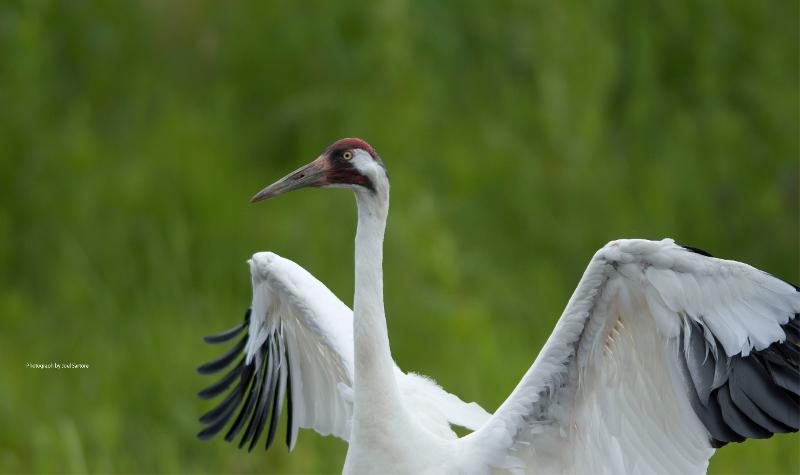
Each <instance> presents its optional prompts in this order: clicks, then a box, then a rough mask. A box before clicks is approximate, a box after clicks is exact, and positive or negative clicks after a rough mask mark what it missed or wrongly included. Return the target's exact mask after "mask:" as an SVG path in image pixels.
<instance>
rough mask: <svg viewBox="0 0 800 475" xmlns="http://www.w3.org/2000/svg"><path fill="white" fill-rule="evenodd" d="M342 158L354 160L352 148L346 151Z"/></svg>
mask: <svg viewBox="0 0 800 475" xmlns="http://www.w3.org/2000/svg"><path fill="white" fill-rule="evenodd" d="M342 158H344V159H345V160H352V159H353V152H351V151H350V150H348V151H346V152H344V153H343V154H342Z"/></svg>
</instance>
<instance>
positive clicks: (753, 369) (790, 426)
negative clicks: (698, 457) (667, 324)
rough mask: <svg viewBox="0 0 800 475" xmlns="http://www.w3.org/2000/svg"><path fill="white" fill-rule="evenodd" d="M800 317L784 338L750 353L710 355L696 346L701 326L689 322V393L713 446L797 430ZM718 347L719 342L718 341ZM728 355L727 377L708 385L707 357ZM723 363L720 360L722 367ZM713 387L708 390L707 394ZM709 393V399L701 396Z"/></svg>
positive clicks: (685, 356)
mask: <svg viewBox="0 0 800 475" xmlns="http://www.w3.org/2000/svg"><path fill="white" fill-rule="evenodd" d="M799 324H800V320H798V319H797V318H795V319H793V320H792V321H790V322H787V324H786V325H784V326H783V328H784V330H785V332H786V335H787V337H786V340H785V341H783V342H775V343H773V344H772V345H770V346H769V347H767V348H765V349H763V350H760V351H753V352H751V353H750V354H749V355H748V356H746V357H743V356H741V355H736V356H733V357H727V356H725V355H724V354H713V353H712V354H706V351H700V350H698V342H700V343H704V342H705V341H704V339H702V338H696V337H695V335H694V334H697V335H701V334H702V329H701V328H699V327H697V326H696V325H691V326H690V327H688V330H689V331H690V332H691V333H692V335H681V339H680V341H679V344H680V345H681V348H683V346H682V345H683V342H684V341H685V338H690V345H689V347H690V351H689V352H687V353H684V354H683V357H682V358H681V359H682V360H683V362H682V363H683V364H682V366H683V368H684V374H685V381H686V383H687V384H689V385H690V386H692V387H690V388H687V394H688V396H689V398H690V402H691V403H692V408H693V409H694V411H695V414H697V416H698V418H699V419H700V420H701V421H702V423H703V425H705V427H706V430H708V432H709V439H710V442H711V445H712V446H713V447H715V448H719V447H722V446H724V445H725V444H727V443H728V442H741V441H743V440H745V439H746V438H766V437H770V436H771V435H772V434H775V433H781V432H796V431H797V430H798V428H799V426H800V396H798V394H797V392H798V391H800V378H798V375H800V369H798V364H800V348H798V344H797V342H798V340H799V338H798V336H800V331H798V325H799ZM716 344H717V347H718V348H719V347H720V343H719V341H717V342H716ZM717 357H719V358H724V359H725V365H727V367H728V368H729V371H728V373H727V378H724V381H723V383H722V384H718V385H717V386H716V387H709V379H710V378H709V377H708V375H709V371H708V369H707V368H706V365H707V362H706V361H705V360H704V358H717ZM719 363H720V361H716V362H715V364H716V365H718V364H719ZM709 391H710V392H709ZM705 394H710V397H709V398H708V401H707V403H706V401H704V400H702V399H703V396H704V395H705Z"/></svg>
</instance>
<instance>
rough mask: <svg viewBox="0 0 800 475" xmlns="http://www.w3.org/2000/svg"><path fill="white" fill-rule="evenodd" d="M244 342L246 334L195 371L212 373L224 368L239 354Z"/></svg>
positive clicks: (245, 341) (245, 342)
mask: <svg viewBox="0 0 800 475" xmlns="http://www.w3.org/2000/svg"><path fill="white" fill-rule="evenodd" d="M245 344H247V335H245V336H244V338H242V339H241V340H240V341H239V343H237V344H236V346H234V347H233V348H231V349H230V350H228V351H227V352H226V353H225V354H224V355H222V356H220V357H219V358H217V359H215V360H212V361H209V362H208V363H206V364H204V365H202V366H200V367H199V368H197V372H198V373H200V374H214V373H216V372H218V371H221V370H223V369H225V368H226V367H227V366H228V365H229V364H231V363H232V362H233V360H235V359H236V357H237V356H239V353H241V351H242V350H243V349H244V345H245Z"/></svg>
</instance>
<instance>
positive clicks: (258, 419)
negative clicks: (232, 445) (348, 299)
mask: <svg viewBox="0 0 800 475" xmlns="http://www.w3.org/2000/svg"><path fill="white" fill-rule="evenodd" d="M248 263H249V264H250V273H251V275H252V280H253V303H252V306H251V308H250V309H248V311H247V313H246V314H245V321H244V323H242V324H240V325H238V326H237V327H234V328H232V329H231V330H228V331H226V332H224V333H222V334H220V335H217V336H212V337H207V338H206V342H208V343H222V342H225V341H229V340H231V339H233V338H235V337H236V336H237V335H238V334H239V333H240V332H241V331H243V330H245V329H246V333H245V335H244V337H243V338H242V339H241V340H240V341H239V343H238V344H236V345H235V346H234V347H233V348H231V349H230V350H229V351H228V352H227V353H225V354H224V355H223V356H221V357H220V358H218V359H216V360H214V361H212V362H210V363H207V364H205V365H203V366H201V367H200V368H198V371H199V372H200V373H201V374H211V373H216V372H218V371H221V370H223V369H224V368H225V367H227V366H228V365H230V364H231V363H232V362H233V361H234V360H235V359H236V358H237V357H239V356H240V355H241V358H240V360H239V362H238V363H237V364H236V366H234V367H233V369H232V370H230V371H229V372H228V373H227V374H226V375H225V376H223V378H222V379H221V380H220V381H219V382H217V383H215V384H214V385H212V386H210V387H208V388H207V389H205V390H203V391H201V392H200V393H199V396H200V397H201V398H212V397H215V396H217V395H219V394H221V393H222V392H224V391H225V390H226V389H228V388H229V387H231V386H232V385H233V384H234V383H237V384H236V386H235V387H234V389H233V390H231V392H230V393H229V394H228V396H227V397H226V398H225V399H224V400H222V402H220V404H219V405H217V406H216V407H214V408H213V409H211V410H210V411H209V412H207V413H206V414H205V415H203V416H202V417H201V418H200V420H201V422H203V423H205V424H207V427H206V428H205V429H203V430H202V431H201V432H200V433H199V434H198V437H200V438H201V439H206V438H209V437H212V436H213V435H215V434H216V433H218V432H220V431H221V430H222V429H223V428H224V427H225V426H226V425H227V424H228V422H229V421H230V420H231V419H232V418H233V416H234V414H235V413H236V412H237V409H238V415H237V416H236V418H235V420H234V422H233V424H231V426H230V428H229V429H228V432H227V433H226V435H225V440H227V441H229V442H230V441H232V440H233V439H234V438H236V436H237V435H238V434H239V433H240V432H241V431H242V430H243V429H244V435H243V436H242V438H241V441H240V443H239V447H240V448H241V447H243V446H244V445H246V444H248V443H249V449H250V450H252V448H253V447H254V446H255V444H256V442H257V441H258V439H259V437H260V436H261V434H262V431H263V430H264V428H265V426H267V424H266V423H267V421H269V425H268V427H269V428H268V430H267V442H266V447H269V446H270V445H271V443H272V441H273V438H274V436H275V432H276V429H277V426H278V421H279V419H280V416H281V411H282V408H283V402H284V398H285V399H286V400H287V404H286V408H287V412H288V414H287V416H288V417H287V421H286V423H287V431H286V444H287V445H288V447H289V449H290V450H291V449H292V448H294V445H295V442H296V440H297V433H298V429H299V428H301V427H305V428H311V429H314V430H316V431H317V432H319V433H320V434H323V435H329V434H333V435H335V436H337V437H340V438H342V439H345V440H347V439H348V436H349V431H350V418H351V415H352V404H351V402H350V401H348V400H347V399H346V398H345V397H343V395H342V393H343V392H346V389H347V388H349V387H350V386H351V385H352V374H353V370H352V368H353V363H352V355H353V336H352V327H353V316H352V312H351V311H350V309H349V308H347V306H346V305H345V304H344V303H342V302H341V301H340V300H339V299H338V298H336V296H335V295H333V293H331V291H330V290H328V288H327V287H325V286H324V285H323V284H322V283H321V282H319V281H318V280H317V279H315V278H314V277H313V276H312V275H311V274H309V273H308V272H307V271H306V270H305V269H303V268H302V267H300V266H298V265H297V264H295V263H294V262H292V261H290V260H288V259H284V258H282V257H280V256H278V255H276V254H273V253H270V252H262V253H258V254H255V255H254V256H253V258H252V259H250V260H249V261H248ZM270 414H271V418H270Z"/></svg>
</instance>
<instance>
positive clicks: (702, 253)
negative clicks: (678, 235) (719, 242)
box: [681, 246, 714, 257]
mask: <svg viewBox="0 0 800 475" xmlns="http://www.w3.org/2000/svg"><path fill="white" fill-rule="evenodd" d="M681 247H682V248H684V249H686V250H687V251H692V252H694V253H695V254H700V255H701V256H706V257H714V256H712V255H711V254H710V253H709V252H706V251H704V250H702V249H700V248H698V247H692V246H681Z"/></svg>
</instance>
